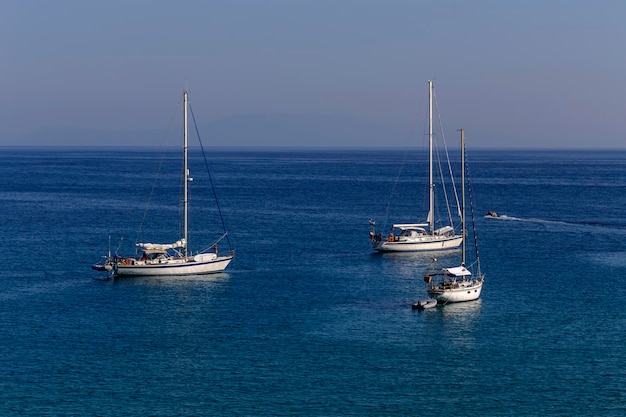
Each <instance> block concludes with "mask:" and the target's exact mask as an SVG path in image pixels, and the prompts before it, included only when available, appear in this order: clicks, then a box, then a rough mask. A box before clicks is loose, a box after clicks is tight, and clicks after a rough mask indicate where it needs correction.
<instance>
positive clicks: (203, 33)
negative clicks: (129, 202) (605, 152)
mask: <svg viewBox="0 0 626 417" xmlns="http://www.w3.org/2000/svg"><path fill="white" fill-rule="evenodd" d="M625 18H626V2H624V1H622V0H595V1H594V0H587V1H583V0H527V1H506V0H472V1H465V0H457V1H452V0H439V1H422V0H376V1H375V0H196V1H184V0H181V1H176V2H174V1H163V0H151V1H148V0H145V1H144V0H123V1H120V0H110V1H98V2H96V1H89V0H76V1H75V0H56V1H52V0H48V1H43V0H37V1H35V0H3V2H1V3H0V42H1V44H0V63H1V69H2V70H1V72H0V74H1V75H2V76H1V77H0V91H1V92H2V94H1V99H0V103H1V104H0V106H1V108H0V146H10V145H15V144H16V141H19V139H18V138H20V137H22V136H24V135H27V134H29V133H31V132H34V131H37V130H38V129H41V128H62V127H78V128H83V129H95V130H112V131H124V130H128V131H139V130H154V129H159V128H164V127H166V126H165V125H166V124H167V122H166V120H167V119H168V117H169V116H170V114H171V112H172V108H173V103H174V102H175V101H176V100H177V99H178V97H179V95H180V92H181V91H182V90H183V89H184V88H185V86H186V85H188V86H189V90H190V92H191V93H192V94H193V108H194V111H195V112H199V113H200V114H201V115H202V118H203V119H206V120H208V121H219V120H221V119H224V118H228V117H233V116H237V115H259V114H275V115H281V117H284V116H289V115H293V116H302V115H307V117H311V115H325V116H329V115H332V116H333V117H337V116H346V117H349V118H351V120H355V119H358V120H363V121H365V122H367V123H370V124H376V125H377V126H380V127H381V128H382V130H381V131H384V130H385V129H389V131H390V132H391V131H408V130H410V129H411V126H413V125H414V124H415V122H416V121H415V118H416V114H417V113H418V111H419V110H420V103H423V102H424V99H425V97H424V96H425V94H426V92H427V90H426V83H427V80H429V79H433V80H435V86H436V87H435V88H436V95H437V102H438V106H439V110H440V112H441V115H442V119H443V123H444V124H445V125H446V126H448V125H449V126H450V128H451V129H453V130H456V129H458V128H461V127H463V128H464V129H465V131H466V135H467V136H468V138H471V140H473V141H474V142H473V144H474V145H475V146H477V147H505V148H510V147H512V148H536V147H543V148H624V147H625V146H626V145H625V144H626V141H624V140H623V138H622V135H623V132H626V117H624V114H625V111H624V110H625V106H624V101H625V98H626V53H624V50H625V47H624V45H626V25H625V24H624V19H625ZM320 120H325V119H323V118H322V119H320ZM356 136H358V135H356ZM391 136H393V135H390V137H389V138H381V139H380V145H381V146H403V145H404V142H403V141H404V139H402V138H400V137H399V136H401V135H396V136H393V137H391ZM250 137H251V139H250V140H251V142H249V143H251V144H254V145H256V146H274V145H276V144H277V143H278V142H276V138H275V137H273V136H267V135H263V133H262V132H251V133H250ZM294 140H295V141H297V139H294ZM55 141H56V142H55V144H57V145H60V146H61V145H64V144H65V143H64V141H63V138H62V137H59V138H56V139H55ZM17 144H19V143H17ZM94 144H95V145H106V143H94ZM337 144H338V145H341V146H346V147H358V146H362V143H360V141H359V137H353V136H351V135H345V137H342V138H341V139H340V140H338V143H337ZM297 145H299V146H315V143H314V140H312V139H311V138H310V137H304V136H303V138H302V143H297Z"/></svg>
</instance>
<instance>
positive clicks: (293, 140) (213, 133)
mask: <svg viewBox="0 0 626 417" xmlns="http://www.w3.org/2000/svg"><path fill="white" fill-rule="evenodd" d="M198 129H199V130H200V135H201V137H202V141H203V144H204V145H205V146H280V147H380V146H393V143H397V144H399V143H403V142H404V139H405V138H406V136H407V134H408V133H406V132H401V131H399V130H397V129H394V128H390V127H385V126H381V125H378V124H376V123H372V122H370V121H367V120H363V119H359V118H356V117H352V116H347V115H340V114H333V115H326V114H300V115H287V114H240V115H233V116H229V117H225V118H223V119H220V120H217V121H214V122H211V123H208V124H204V125H200V126H199V127H198ZM191 133H193V132H191V131H190V134H191ZM163 136H164V131H162V130H145V131H114V130H96V129H86V128H79V127H47V128H41V129H39V130H36V131H34V132H32V133H31V134H28V135H25V136H23V137H21V138H19V141H16V142H15V143H6V145H9V146H13V145H15V146H155V145H156V146H161V145H162V142H163Z"/></svg>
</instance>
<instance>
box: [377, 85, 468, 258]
mask: <svg viewBox="0 0 626 417" xmlns="http://www.w3.org/2000/svg"><path fill="white" fill-rule="evenodd" d="M428 102H429V106H428V136H429V145H428V148H429V193H428V200H429V207H428V216H427V217H426V221H425V222H422V223H396V224H393V225H392V226H391V231H390V233H389V235H388V236H383V235H382V233H377V231H376V222H375V221H374V220H370V234H369V235H370V242H371V243H372V247H373V248H374V249H375V250H377V251H379V252H415V251H436V250H443V249H456V248H458V247H459V246H460V245H461V242H462V241H463V238H462V236H461V235H460V234H458V233H455V230H454V227H453V226H452V219H451V218H450V224H449V225H445V226H442V227H439V228H435V184H434V167H433V164H434V156H433V151H434V149H433V147H434V143H433V142H434V140H433V82H432V80H428Z"/></svg>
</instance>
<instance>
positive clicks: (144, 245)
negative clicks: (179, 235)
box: [137, 239, 187, 251]
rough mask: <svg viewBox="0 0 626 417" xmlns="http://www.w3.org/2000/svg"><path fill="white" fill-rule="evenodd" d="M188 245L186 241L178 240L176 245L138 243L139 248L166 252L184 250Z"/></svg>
mask: <svg viewBox="0 0 626 417" xmlns="http://www.w3.org/2000/svg"><path fill="white" fill-rule="evenodd" d="M186 245H187V241H186V240H185V239H181V240H178V241H176V242H174V243H169V244H167V243H137V246H138V247H140V248H143V249H145V250H148V251H166V250H168V249H176V248H184V247H185V246H186Z"/></svg>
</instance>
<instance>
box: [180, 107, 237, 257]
mask: <svg viewBox="0 0 626 417" xmlns="http://www.w3.org/2000/svg"><path fill="white" fill-rule="evenodd" d="M189 112H190V113H191V118H192V119H193V127H194V128H195V129H196V135H197V137H198V142H199V143H200V149H201V150H202V156H203V158H204V166H205V167H206V171H207V173H208V174H209V182H210V183H211V189H212V191H213V197H214V198H215V205H216V206H217V212H218V213H219V215H220V220H221V222H222V228H223V229H224V234H225V236H226V241H227V242H228V248H229V249H230V250H232V246H231V244H230V239H229V238H228V232H227V230H226V223H225V222H224V216H223V215H222V209H221V208H220V203H219V200H218V199H217V192H216V191H215V184H214V183H213V176H212V175H211V170H210V169H209V161H208V160H207V157H206V153H205V152H204V145H203V144H202V139H200V132H199V131H198V124H197V123H196V116H195V115H194V113H193V109H192V107H191V103H190V104H189Z"/></svg>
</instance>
